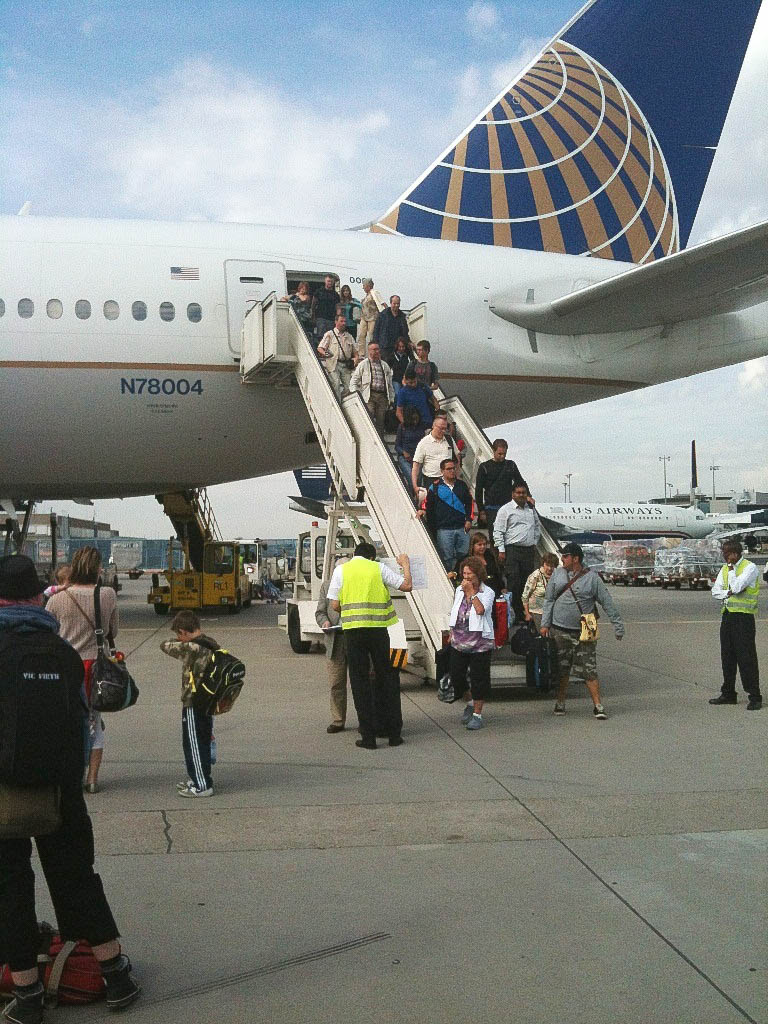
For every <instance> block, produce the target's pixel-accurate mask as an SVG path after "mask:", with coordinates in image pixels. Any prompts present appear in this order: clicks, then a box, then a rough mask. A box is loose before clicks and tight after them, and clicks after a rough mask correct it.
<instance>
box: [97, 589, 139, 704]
mask: <svg viewBox="0 0 768 1024" xmlns="http://www.w3.org/2000/svg"><path fill="white" fill-rule="evenodd" d="M100 590H101V582H99V583H97V584H96V586H95V587H94V591H93V611H94V617H95V619H96V627H95V633H96V646H97V647H98V653H97V655H96V661H95V662H94V665H93V669H92V674H91V707H92V708H93V710H94V711H100V712H103V713H106V712H109V711H122V710H123V709H124V708H130V707H133V705H134V704H135V703H136V701H137V700H138V699H139V688H138V686H137V685H136V683H135V682H134V680H133V676H132V675H131V673H130V672H129V671H128V669H127V668H126V667H125V665H124V664H123V663H122V662H121V661H118V660H117V659H116V658H115V657H113V656H112V655H111V654H108V653H107V651H106V650H105V647H104V630H103V629H102V628H101V601H100V599H99V592H100Z"/></svg>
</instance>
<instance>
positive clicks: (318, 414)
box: [240, 294, 556, 676]
mask: <svg viewBox="0 0 768 1024" xmlns="http://www.w3.org/2000/svg"><path fill="white" fill-rule="evenodd" d="M411 317H413V321H412V322H413V329H414V333H415V334H416V336H417V337H418V335H419V333H421V332H424V331H425V329H426V307H425V305H424V304H422V305H421V306H419V307H417V308H416V310H414V311H412V313H411ZM240 373H241V378H242V381H243V383H244V384H246V385H256V386H271V387H290V386H292V384H293V382H294V380H295V382H296V384H297V385H298V388H299V390H300V391H301V394H302V397H303V399H304V403H305V405H306V408H307V412H308V414H309V417H310V420H311V422H312V426H313V429H314V431H315V434H316V435H317V440H318V443H319V444H320V447H321V449H322V451H323V455H324V457H325V460H326V463H327V465H328V469H329V471H330V474H331V477H332V479H333V484H334V489H335V491H336V494H337V497H338V499H339V500H340V501H341V502H342V503H343V504H347V503H351V504H352V507H351V509H350V513H351V514H353V515H354V511H353V509H354V503H355V502H356V501H362V500H363V499H364V501H365V509H366V511H367V513H368V515H369V516H370V518H371V520H372V521H373V524H374V526H375V528H376V531H377V533H378V535H379V537H380V538H381V541H382V543H383V545H384V548H385V550H386V552H387V554H388V555H389V556H390V557H396V556H397V555H398V554H399V553H400V552H406V553H407V554H408V555H409V557H410V558H411V560H412V561H415V562H417V564H418V568H419V570H421V571H422V572H423V580H422V582H423V583H424V585H422V586H415V587H414V589H413V591H412V592H411V593H410V594H408V595H407V600H408V603H409V605H410V607H411V610H412V612H413V616H414V618H415V620H416V623H417V624H418V628H419V631H420V633H421V636H422V639H423V642H424V645H425V647H426V648H427V650H428V651H429V652H430V660H431V662H432V664H433V661H434V653H435V651H438V650H440V648H441V647H442V644H443V632H444V631H445V630H446V629H447V627H448V618H449V614H450V609H451V606H452V604H453V596H454V589H453V586H452V584H451V582H450V581H449V580H448V578H447V577H446V573H445V569H444V568H443V564H442V562H441V560H440V557H439V555H438V553H437V550H436V548H435V546H434V544H433V543H432V540H431V538H430V536H429V534H428V533H427V530H426V529H425V527H424V524H423V523H422V521H421V519H420V518H419V517H418V516H417V515H416V509H415V508H414V504H413V500H412V497H411V494H410V492H409V491H408V490H407V489H406V486H405V484H404V482H403V479H402V477H401V475H400V473H399V471H398V469H397V468H396V466H395V463H394V461H393V459H392V456H391V455H390V453H389V450H388V448H387V446H386V443H385V441H384V440H383V439H382V438H381V437H380V436H379V434H378V432H377V431H376V428H375V425H374V423H373V420H372V419H371V416H370V414H369V412H368V409H367V407H366V405H365V403H364V401H363V398H362V396H361V395H360V394H350V395H347V396H345V397H344V398H343V399H341V400H339V399H338V397H337V396H336V393H335V391H334V389H333V387H332V386H331V383H330V381H329V379H328V377H327V375H326V373H325V371H324V370H323V368H322V366H321V364H320V361H319V360H318V358H317V356H316V355H315V353H314V351H313V349H312V346H311V344H310V342H309V341H308V339H307V337H306V335H305V334H304V331H303V330H302V328H301V325H300V324H299V321H298V320H297V318H296V316H295V314H294V312H293V309H292V307H291V306H290V304H289V303H287V302H280V301H278V300H277V297H276V296H275V295H274V294H272V295H269V296H267V298H265V299H264V300H263V301H262V302H258V303H256V304H255V305H254V306H253V307H252V308H251V309H250V310H249V311H248V312H247V314H246V316H245V319H244V321H243V329H242V351H241V361H240ZM437 397H438V399H439V402H440V406H441V408H443V409H445V410H446V412H448V413H449V415H450V417H451V419H452V420H453V422H454V424H455V428H456V436H457V437H458V438H463V440H464V442H465V448H464V452H463V457H462V476H463V478H464V479H465V481H466V482H467V483H468V484H469V485H470V486H473V485H474V481H475V477H476V476H477V469H478V467H479V465H480V463H481V462H483V461H485V460H487V459H489V458H491V454H492V449H491V445H490V443H489V441H488V438H487V437H486V436H485V434H484V433H483V431H482V429H481V428H480V427H479V425H478V424H477V423H476V421H475V420H474V419H473V417H472V415H471V414H470V413H469V411H468V410H467V409H466V407H465V406H464V404H463V403H462V402H461V400H460V399H459V398H458V397H457V396H451V397H446V396H445V395H443V394H442V393H441V392H439V393H438V394H437ZM358 514H359V513H358ZM546 550H556V545H555V544H554V542H553V541H552V540H551V538H549V537H548V536H546V537H543V538H542V544H541V551H542V552H543V551H546ZM331 553H332V552H331V545H328V547H327V555H328V560H329V566H330V556H331ZM511 674H512V675H518V676H519V675H520V669H519V667H517V671H513V672H512V673H511Z"/></svg>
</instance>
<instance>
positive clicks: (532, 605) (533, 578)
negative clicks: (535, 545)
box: [522, 551, 560, 629]
mask: <svg viewBox="0 0 768 1024" xmlns="http://www.w3.org/2000/svg"><path fill="white" fill-rule="evenodd" d="M558 565H560V559H559V558H558V557H557V555H556V554H554V553H553V552H551V551H548V552H547V553H546V555H544V557H543V558H542V560H541V566H540V567H539V568H538V569H535V570H534V571H533V572H532V573H531V575H530V576H529V577H528V579H527V580H526V581H525V586H524V587H523V597H522V601H523V611H524V612H525V621H526V622H533V623H534V625H535V626H536V629H538V628H539V627H540V626H541V612H542V609H543V607H544V591H545V590H546V589H547V584H548V583H549V578H550V576H551V575H552V573H553V572H554V571H555V569H556V568H557V567H558Z"/></svg>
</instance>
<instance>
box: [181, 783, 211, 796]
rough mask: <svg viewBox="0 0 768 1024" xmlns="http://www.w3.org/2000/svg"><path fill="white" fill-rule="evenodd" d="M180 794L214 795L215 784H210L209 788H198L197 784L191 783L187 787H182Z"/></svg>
mask: <svg viewBox="0 0 768 1024" xmlns="http://www.w3.org/2000/svg"><path fill="white" fill-rule="evenodd" d="M179 796H191V797H197V796H213V786H209V787H208V789H198V788H197V786H194V785H190V786H187V788H186V789H180V790H179Z"/></svg>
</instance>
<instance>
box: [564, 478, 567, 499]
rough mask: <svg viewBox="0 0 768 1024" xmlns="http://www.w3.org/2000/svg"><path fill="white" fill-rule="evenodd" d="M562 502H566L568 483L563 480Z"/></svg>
mask: <svg viewBox="0 0 768 1024" xmlns="http://www.w3.org/2000/svg"><path fill="white" fill-rule="evenodd" d="M563 501H568V481H567V480H563Z"/></svg>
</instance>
